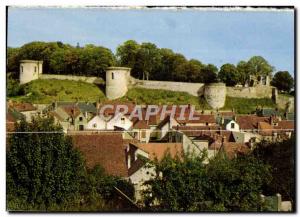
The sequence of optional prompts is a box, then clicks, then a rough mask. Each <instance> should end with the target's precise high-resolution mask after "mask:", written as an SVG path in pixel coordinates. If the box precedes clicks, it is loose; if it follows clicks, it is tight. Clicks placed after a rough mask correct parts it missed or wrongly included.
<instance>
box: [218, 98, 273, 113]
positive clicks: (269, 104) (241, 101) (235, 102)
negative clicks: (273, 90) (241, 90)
mask: <svg viewBox="0 0 300 217" xmlns="http://www.w3.org/2000/svg"><path fill="white" fill-rule="evenodd" d="M257 106H260V107H264V108H275V107H276V104H275V103H274V102H273V101H272V99H269V98H262V99H256V98H250V99H247V98H234V97H226V102H225V106H224V108H223V109H232V108H234V109H235V111H236V112H237V113H240V114H248V113H251V112H253V111H255V109H256V108H257Z"/></svg>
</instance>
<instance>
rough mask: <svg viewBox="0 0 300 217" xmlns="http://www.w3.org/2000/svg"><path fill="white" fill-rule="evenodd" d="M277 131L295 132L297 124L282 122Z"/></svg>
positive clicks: (279, 123)
mask: <svg viewBox="0 0 300 217" xmlns="http://www.w3.org/2000/svg"><path fill="white" fill-rule="evenodd" d="M275 128H276V129H286V130H290V129H292V130H294V129H295V122H294V121H288V120H282V121H279V122H278V126H276V127H275Z"/></svg>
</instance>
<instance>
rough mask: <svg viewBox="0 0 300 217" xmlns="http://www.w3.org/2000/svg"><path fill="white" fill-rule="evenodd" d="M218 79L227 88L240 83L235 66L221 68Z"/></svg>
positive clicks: (228, 65) (227, 65)
mask: <svg viewBox="0 0 300 217" xmlns="http://www.w3.org/2000/svg"><path fill="white" fill-rule="evenodd" d="M218 78H219V79H220V81H222V82H224V83H225V84H226V85H227V86H234V85H236V84H237V83H239V82H240V81H241V76H240V72H239V71H238V70H237V68H236V67H235V65H233V64H229V63H227V64H224V65H223V66H222V67H221V69H220V72H219V74H218Z"/></svg>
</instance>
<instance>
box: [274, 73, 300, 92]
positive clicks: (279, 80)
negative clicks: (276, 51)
mask: <svg viewBox="0 0 300 217" xmlns="http://www.w3.org/2000/svg"><path fill="white" fill-rule="evenodd" d="M271 85H273V86H275V87H277V88H278V90H282V91H286V92H290V91H291V89H292V88H293V87H294V79H293V77H292V76H291V75H290V73H289V72H288V71H279V72H277V73H276V74H275V75H274V77H273V79H272V81H271Z"/></svg>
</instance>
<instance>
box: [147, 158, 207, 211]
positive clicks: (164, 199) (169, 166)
mask: <svg viewBox="0 0 300 217" xmlns="http://www.w3.org/2000/svg"><path fill="white" fill-rule="evenodd" d="M182 157H183V158H184V160H182ZM182 157H180V156H177V157H176V158H171V157H170V155H169V154H166V155H165V157H164V158H163V159H162V160H161V161H160V162H159V161H157V160H156V161H153V162H152V164H153V166H154V168H155V173H156V174H154V175H155V177H154V178H153V179H151V180H149V181H147V182H145V185H146V186H149V187H150V188H149V189H148V190H146V191H145V192H144V195H145V203H146V206H147V207H148V208H150V209H152V210H153V209H154V210H157V211H195V210H194V209H195V206H196V205H197V203H198V202H201V201H204V199H205V186H206V184H207V182H206V178H205V166H204V164H203V160H204V157H205V154H203V155H201V156H199V157H196V158H192V157H190V156H188V155H185V156H182ZM155 203H158V204H159V205H158V206H156V205H154V204H155Z"/></svg>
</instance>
